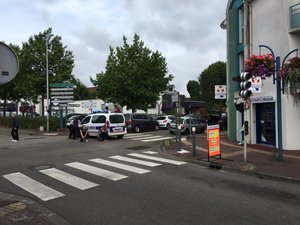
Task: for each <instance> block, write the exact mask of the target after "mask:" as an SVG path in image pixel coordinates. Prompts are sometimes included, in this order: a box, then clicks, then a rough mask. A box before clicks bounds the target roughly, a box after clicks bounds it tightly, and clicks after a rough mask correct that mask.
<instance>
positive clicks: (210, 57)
mask: <svg viewBox="0 0 300 225" xmlns="http://www.w3.org/2000/svg"><path fill="white" fill-rule="evenodd" d="M226 4H227V0H218V1H211V0H201V1H199V0H187V1H178V0H163V1H161V0H35V1H31V0H22V1H19V0H7V1H4V2H2V4H1V8H0V20H1V27H2V30H3V31H4V32H3V33H2V34H1V37H0V40H1V41H5V42H6V43H13V44H19V45H21V44H22V42H26V41H27V40H28V38H29V37H30V36H32V35H34V34H38V33H40V32H43V31H45V30H47V29H48V28H49V27H52V28H53V34H54V35H59V36H61V37H62V41H63V44H64V45H67V47H68V50H71V51H72V52H73V54H74V56H75V68H74V71H73V73H74V75H75V77H77V78H79V79H80V80H81V81H82V82H83V83H85V84H86V85H88V86H90V85H91V83H90V81H89V77H90V76H93V77H94V76H95V74H97V73H99V72H101V71H103V70H104V69H105V65H106V59H107V57H108V54H109V46H110V45H111V46H113V47H116V46H121V45H122V43H123V41H122V37H123V35H125V36H126V37H127V38H128V40H129V42H131V40H132V38H133V35H134V33H137V34H138V35H139V36H140V38H141V40H143V41H144V43H145V45H146V46H147V47H149V48H150V49H152V50H153V51H156V50H158V51H159V52H161V53H162V55H163V56H164V57H165V58H166V60H167V63H168V68H169V73H171V74H173V75H174V76H175V78H174V80H173V83H174V84H175V87H176V89H177V90H179V91H180V92H181V93H183V94H187V90H186V84H187V82H188V81H189V80H196V79H197V78H198V76H199V74H200V73H201V72H202V71H203V70H204V69H205V68H207V67H208V66H209V65H210V64H211V63H214V62H216V61H218V60H221V61H225V59H226V33H225V31H224V30H222V29H221V28H220V26H219V25H220V23H221V21H222V20H223V19H224V18H225V10H226Z"/></svg>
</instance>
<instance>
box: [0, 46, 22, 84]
mask: <svg viewBox="0 0 300 225" xmlns="http://www.w3.org/2000/svg"><path fill="white" fill-rule="evenodd" d="M18 70H19V61H18V58H17V55H16V54H15V52H14V51H13V50H12V49H11V48H10V47H9V46H7V45H6V44H4V43H2V42H0V85H1V84H6V83H8V82H9V81H11V80H12V79H14V78H15V76H16V75H17V72H18Z"/></svg>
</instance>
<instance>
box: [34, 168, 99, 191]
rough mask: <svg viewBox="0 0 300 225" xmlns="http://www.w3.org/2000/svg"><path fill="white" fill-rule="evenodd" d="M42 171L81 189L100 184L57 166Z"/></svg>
mask: <svg viewBox="0 0 300 225" xmlns="http://www.w3.org/2000/svg"><path fill="white" fill-rule="evenodd" d="M40 172H41V173H43V174H46V175H47V176H50V177H52V178H54V179H57V180H59V181H61V182H63V183H66V184H68V185H70V186H73V187H75V188H78V189H80V190H86V189H89V188H92V187H96V186H99V184H96V183H93V182H90V181H88V180H85V179H82V178H79V177H76V176H74V175H72V174H69V173H66V172H64V171H61V170H58V169H55V168H51V169H45V170H40Z"/></svg>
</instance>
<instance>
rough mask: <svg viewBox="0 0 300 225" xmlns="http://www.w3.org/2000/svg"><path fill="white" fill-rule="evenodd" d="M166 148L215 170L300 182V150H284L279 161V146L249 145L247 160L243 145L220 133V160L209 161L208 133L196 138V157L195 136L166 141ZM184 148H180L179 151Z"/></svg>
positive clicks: (170, 151)
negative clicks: (194, 153) (177, 140)
mask: <svg viewBox="0 0 300 225" xmlns="http://www.w3.org/2000/svg"><path fill="white" fill-rule="evenodd" d="M165 144H166V145H169V146H165V150H166V151H167V152H168V153H170V154H173V155H175V156H177V157H180V158H182V159H184V160H187V161H190V162H194V163H199V164H202V165H204V166H207V167H212V168H215V169H224V170H230V171H235V172H241V173H247V174H251V175H256V176H258V177H260V178H271V179H276V180H282V181H287V182H294V183H298V184H300V150H297V151H283V160H282V161H278V160H277V156H278V155H277V149H276V148H275V147H274V146H268V145H253V144H252V145H251V144H248V145H247V151H246V163H245V162H244V146H243V145H242V146H240V145H238V143H237V142H232V141H230V140H229V139H228V138H227V133H226V132H225V133H221V154H222V155H221V159H217V158H215V159H214V158H211V159H210V162H208V156H207V154H208V145H207V140H206V136H198V135H197V137H196V156H193V145H192V139H189V137H187V139H186V140H184V139H183V140H182V142H181V146H179V144H178V143H176V142H170V143H169V144H167V143H166V142H165ZM178 150H181V151H178ZM184 150H186V151H188V152H186V151H184Z"/></svg>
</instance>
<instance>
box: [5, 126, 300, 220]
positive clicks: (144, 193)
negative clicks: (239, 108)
mask: <svg viewBox="0 0 300 225" xmlns="http://www.w3.org/2000/svg"><path fill="white" fill-rule="evenodd" d="M147 135H149V136H147ZM154 136H161V137H167V136H169V134H168V132H167V131H158V132H146V133H144V134H141V136H139V137H134V136H131V137H130V136H128V138H124V139H122V140H119V139H114V140H110V141H108V142H106V143H99V142H96V140H95V139H90V141H89V142H88V143H80V142H79V140H75V141H74V140H69V139H67V137H66V136H34V135H33V136H29V135H27V136H21V141H20V142H19V143H11V142H10V140H9V138H7V139H5V138H1V140H0V141H1V149H0V160H1V164H0V171H1V172H0V173H1V176H0V192H6V193H12V194H15V195H18V196H24V197H26V198H29V199H32V200H34V201H37V202H38V203H40V204H42V205H43V206H45V207H47V208H48V209H50V210H51V211H52V212H53V213H56V214H57V215H59V216H60V217H62V218H63V219H65V220H66V221H68V222H69V223H70V224H72V225H102V224H103V225H108V224H109V225H120V224H122V225H135V224H136V225H141V224H143V225H152V224H153V225H174V224H176V225H188V224H190V225H198V224H218V225H219V224H243V225H247V224H249V225H250V224H251V225H252V224H257V225H260V224H273V225H276V224H278V225H281V224H300V222H299V221H300V188H299V185H297V184H291V183H283V182H277V181H272V180H264V179H259V178H256V177H251V176H246V175H241V174H233V173H228V172H224V171H215V170H211V169H207V168H204V167H201V166H199V165H195V164H190V163H184V162H182V161H180V159H178V158H175V157H173V156H170V155H168V154H167V153H165V152H164V151H162V149H161V147H160V146H161V141H159V140H155V141H150V142H146V141H147V140H150V139H152V140H154V139H159V137H154ZM2 137H3V136H2ZM141 157H146V158H141ZM149 157H156V158H149ZM132 159H134V160H135V161H132ZM166 159H169V160H173V161H164V160H166ZM124 160H129V161H124ZM136 160H139V161H136ZM100 162H101V164H100ZM138 163H139V164H138ZM149 163H150V164H149ZM158 164H159V165H158ZM124 165H126V166H127V167H125V166H124ZM128 166H131V167H128ZM95 168H96V169H95ZM97 169H98V170H97ZM99 169H101V171H99ZM103 170H105V171H103ZM87 171H89V172H87ZM111 172H113V173H111ZM66 173H67V174H71V175H73V176H72V178H74V179H75V180H72V179H71V178H70V175H68V181H69V182H70V183H72V182H73V183H72V185H70V184H66V183H64V182H62V181H60V180H57V179H55V178H53V177H51V174H52V175H54V176H58V174H60V175H61V177H64V175H66ZM95 173H97V174H98V175H96V174H95ZM99 174H102V175H101V176H99ZM104 175H107V176H105V177H103V176H104ZM24 177H25V178H24ZM28 178H30V179H28ZM82 179H84V180H82ZM24 180H25V181H26V182H27V183H26V185H25V183H24V182H25V181H24ZM65 181H66V180H65ZM32 182H38V183H34V185H32ZM16 183H18V184H19V185H20V186H21V187H19V186H18V185H17V184H16ZM40 184H43V185H44V186H46V187H47V188H51V190H49V189H47V190H46V191H45V190H44V189H43V188H44V186H41V187H40V186H39V185H40ZM79 185H81V186H80V187H81V189H79ZM26 188H29V190H31V192H30V191H28V189H27V190H24V189H26ZM42 189H43V190H44V191H43V192H40V191H41V190H42ZM53 190H54V191H55V192H53Z"/></svg>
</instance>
